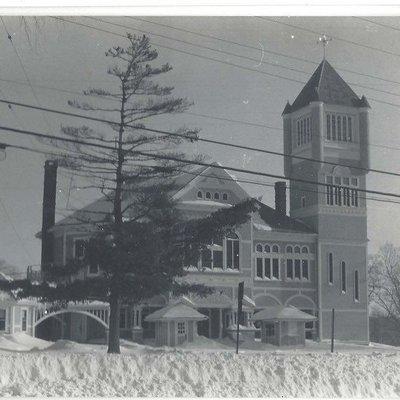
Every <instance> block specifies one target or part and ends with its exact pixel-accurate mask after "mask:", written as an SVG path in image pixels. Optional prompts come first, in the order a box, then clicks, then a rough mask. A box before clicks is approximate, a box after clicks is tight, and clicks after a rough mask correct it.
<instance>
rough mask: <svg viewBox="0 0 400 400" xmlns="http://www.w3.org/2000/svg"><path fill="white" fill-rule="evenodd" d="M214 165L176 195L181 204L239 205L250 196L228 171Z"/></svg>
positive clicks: (175, 197)
mask: <svg viewBox="0 0 400 400" xmlns="http://www.w3.org/2000/svg"><path fill="white" fill-rule="evenodd" d="M215 165H218V164H213V165H212V166H210V167H207V168H206V169H205V170H203V171H201V172H200V173H199V174H198V175H197V176H196V177H195V178H194V179H193V180H192V181H190V182H189V183H188V184H187V185H186V186H185V187H184V188H182V189H181V190H180V191H178V192H177V193H176V194H175V195H174V199H176V200H178V201H179V202H181V203H187V202H193V203H194V204H195V203H197V202H198V203H204V202H208V203H222V204H229V205H231V204H237V203H239V202H241V201H243V200H245V199H247V198H249V197H250V196H249V194H248V193H247V192H246V191H245V190H244V189H243V188H242V187H241V186H240V185H239V184H238V182H236V180H235V178H234V177H233V176H232V175H230V174H229V173H228V172H227V171H226V170H224V169H221V168H218V167H215Z"/></svg>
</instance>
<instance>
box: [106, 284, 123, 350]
mask: <svg viewBox="0 0 400 400" xmlns="http://www.w3.org/2000/svg"><path fill="white" fill-rule="evenodd" d="M119 312H120V299H119V295H118V293H115V289H114V291H113V292H112V293H111V296H110V326H109V328H110V330H109V334H108V350H107V353H113V354H120V352H121V351H120V348H119Z"/></svg>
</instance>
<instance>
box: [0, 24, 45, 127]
mask: <svg viewBox="0 0 400 400" xmlns="http://www.w3.org/2000/svg"><path fill="white" fill-rule="evenodd" d="M0 19H1V22H2V24H3V26H4V30H5V32H6V34H7V37H8V39H9V41H10V43H11V46H12V48H13V50H14V53H15V55H16V56H17V58H18V62H19V65H20V67H21V69H22V72H23V74H24V76H25V79H26V81H27V83H28V85H29V87H30V88H31V91H32V94H33V97H34V99H35V102H36V103H37V104H38V105H39V106H41V102H40V100H39V98H38V97H37V95H36V92H35V90H34V89H33V86H32V82H31V80H30V79H29V76H28V72H27V71H26V68H25V66H24V63H23V62H22V58H21V56H20V55H19V53H18V51H17V48H16V47H15V44H14V42H13V40H12V36H11V34H10V33H9V31H8V29H7V25H6V23H5V22H4V19H3V17H1V16H0ZM43 119H44V121H45V123H46V125H47V128H48V131H49V133H50V131H51V128H50V124H49V121H48V120H47V119H46V116H45V115H43Z"/></svg>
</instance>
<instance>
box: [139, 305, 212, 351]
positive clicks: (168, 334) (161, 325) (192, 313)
mask: <svg viewBox="0 0 400 400" xmlns="http://www.w3.org/2000/svg"><path fill="white" fill-rule="evenodd" d="M191 304H192V303H191V302H190V300H188V299H181V300H179V301H178V302H176V303H174V304H170V305H168V306H166V307H164V308H161V309H160V310H157V311H155V312H153V313H152V314H150V315H148V316H147V317H146V318H145V321H147V322H154V323H155V334H156V335H155V336H156V337H155V339H156V340H155V344H156V345H157V346H171V347H173V346H176V345H179V344H182V343H185V342H193V341H194V339H195V337H196V336H197V322H198V321H203V320H206V319H208V317H207V316H206V315H204V314H201V313H199V312H198V311H197V310H195V309H194V308H193V307H192V306H191Z"/></svg>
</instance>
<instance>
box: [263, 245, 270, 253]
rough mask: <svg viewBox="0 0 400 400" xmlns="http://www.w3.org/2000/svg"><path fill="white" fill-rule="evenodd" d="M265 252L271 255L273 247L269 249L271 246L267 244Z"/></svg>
mask: <svg viewBox="0 0 400 400" xmlns="http://www.w3.org/2000/svg"><path fill="white" fill-rule="evenodd" d="M264 251H265V252H266V253H271V247H269V245H268V244H266V245H265V247H264Z"/></svg>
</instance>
